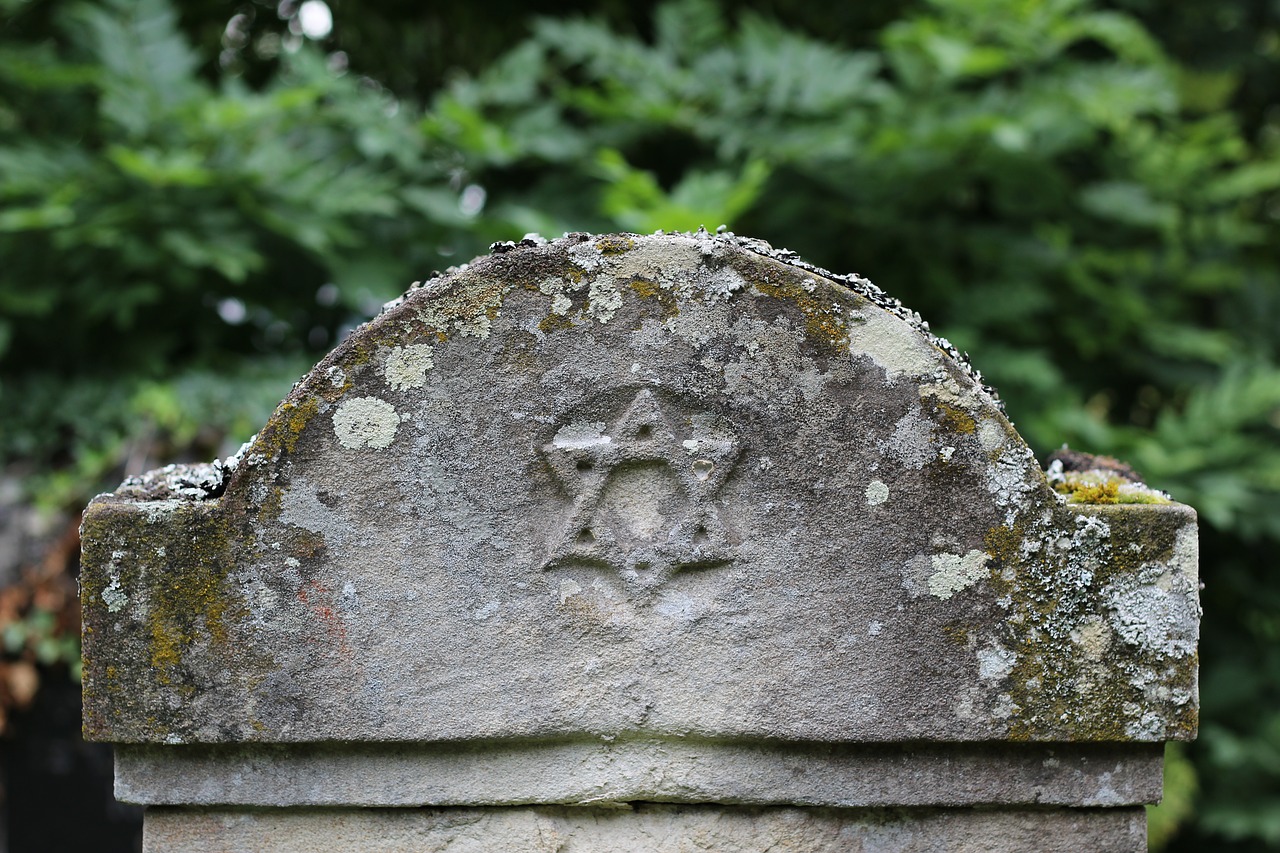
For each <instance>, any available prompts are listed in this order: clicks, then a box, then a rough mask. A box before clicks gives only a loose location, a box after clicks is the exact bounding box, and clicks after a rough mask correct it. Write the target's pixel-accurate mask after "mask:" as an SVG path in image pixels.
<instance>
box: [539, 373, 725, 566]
mask: <svg viewBox="0 0 1280 853" xmlns="http://www.w3.org/2000/svg"><path fill="white" fill-rule="evenodd" d="M688 420H689V421H690V422H689V423H688V424H684V423H682V424H681V426H682V429H681V430H680V433H679V434H677V430H676V426H675V425H674V424H673V423H672V421H671V419H669V418H668V417H667V415H666V413H665V412H664V411H663V409H662V406H661V405H660V404H659V402H658V400H657V399H656V398H655V397H654V395H653V392H651V391H650V390H649V389H647V388H646V389H642V390H641V391H640V392H639V393H637V394H636V396H635V398H634V399H633V400H632V401H631V404H630V405H629V406H628V407H627V409H626V411H624V412H623V413H622V414H621V415H620V416H618V418H617V419H616V420H615V421H614V422H613V423H612V424H609V425H607V426H606V425H605V424H602V423H597V424H591V423H585V422H577V423H570V424H566V425H565V426H563V427H561V429H560V430H559V432H557V433H556V435H555V438H554V439H553V440H552V441H550V442H548V443H547V444H545V445H543V448H542V451H543V453H544V454H545V456H546V459H547V461H548V463H550V465H551V469H552V471H554V472H555V475H556V477H558V478H559V480H560V481H561V482H562V483H563V484H564V486H565V488H566V490H567V491H568V492H569V494H570V495H572V496H573V507H572V509H571V510H570V511H569V514H568V517H567V518H566V519H565V522H564V525H563V527H562V528H561V529H560V530H559V531H558V532H557V533H556V534H553V536H552V538H551V542H550V548H549V554H548V557H547V560H546V562H545V563H544V565H543V568H546V569H551V568H557V567H559V566H564V565H569V564H580V565H582V564H585V565H590V566H597V567H609V568H612V569H614V570H615V571H617V572H618V573H619V575H620V576H621V577H622V579H623V581H624V582H625V583H626V584H627V586H629V587H633V588H638V589H641V590H649V589H653V588H654V587H657V586H658V585H660V584H662V583H663V582H664V581H666V580H667V579H669V578H670V577H671V576H672V575H673V574H675V573H676V572H678V571H681V570H682V569H691V568H710V567H712V566H716V565H722V564H724V563H727V562H729V561H730V560H732V559H733V557H734V554H733V549H732V547H731V544H730V541H729V535H728V533H727V531H726V530H725V527H724V525H723V524H722V523H721V521H720V517H719V513H718V512H717V510H716V507H715V506H714V505H713V503H712V499H713V498H714V497H715V496H716V494H717V493H718V492H719V491H720V488H721V487H722V486H723V485H724V482H725V480H726V479H727V478H728V476H729V472H730V470H731V469H732V467H733V463H734V462H735V461H736V460H737V457H738V453H739V450H740V447H739V444H738V441H737V438H736V437H734V436H733V435H732V434H730V433H729V432H728V431H727V430H725V429H723V428H711V427H708V426H706V425H705V424H699V423H695V421H697V419H688ZM704 420H705V419H704Z"/></svg>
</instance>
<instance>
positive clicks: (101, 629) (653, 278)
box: [81, 232, 1199, 853]
mask: <svg viewBox="0 0 1280 853" xmlns="http://www.w3.org/2000/svg"><path fill="white" fill-rule="evenodd" d="M1094 475H1096V477H1095V480H1088V478H1089V477H1090V476H1094ZM1094 475H1080V474H1074V476H1075V477H1076V479H1077V481H1078V480H1079V479H1080V477H1081V476H1083V477H1085V480H1087V481H1088V482H1089V483H1090V484H1092V485H1091V488H1092V491H1090V490H1089V489H1080V490H1077V491H1076V492H1075V493H1074V498H1073V499H1069V498H1068V497H1067V496H1064V495H1062V494H1059V493H1058V491H1055V489H1054V488H1053V487H1052V486H1051V484H1050V482H1049V480H1048V479H1047V478H1046V475H1045V473H1044V472H1043V471H1042V470H1041V469H1040V467H1039V465H1038V464H1037V463H1036V461H1035V459H1034V457H1033V455H1032V453H1031V451H1030V450H1029V449H1028V448H1027V445H1026V444H1025V442H1024V441H1023V440H1022V439H1021V438H1020V437H1019V435H1018V434H1017V432H1016V431H1015V430H1014V428H1013V427H1012V426H1011V425H1010V423H1009V421H1008V420H1007V419H1006V418H1005V416H1004V414H1003V412H1002V410H1001V407H1000V405H999V403H998V401H997V400H996V398H995V397H994V393H993V392H992V391H991V390H990V389H987V388H985V387H984V386H983V385H982V382H981V378H980V376H979V375H978V374H977V373H976V371H974V370H972V369H971V368H970V367H969V365H968V364H967V361H966V360H965V359H964V358H962V357H960V356H959V354H958V353H956V351H955V350H954V349H953V348H952V347H951V346H950V345H949V344H948V343H947V342H946V341H944V340H941V339H939V338H936V337H934V336H932V335H931V334H930V333H929V331H928V326H927V325H926V324H924V323H923V322H922V321H921V320H920V318H919V317H918V316H917V315H915V314H913V313H911V312H909V311H907V310H906V309H905V308H903V307H902V306H901V305H900V304H899V303H898V302H897V301H895V300H893V299H891V298H889V297H887V296H886V295H884V294H883V293H882V292H881V291H880V290H879V289H877V288H876V287H875V286H873V285H872V284H870V283H869V282H867V281H866V280H864V279H861V278H858V277H856V276H837V275H834V274H832V273H829V272H826V271H824V270H821V269H818V268H815V267H813V266H811V265H808V264H806V263H804V262H802V261H801V260H800V259H799V258H797V257H796V256H795V255H793V254H791V253H787V252H781V251H777V250H774V249H772V248H771V247H769V246H768V245H767V244H764V243H761V242H759V241H753V240H747V239H744V238H739V237H735V236H733V235H711V234H707V233H705V232H699V233H697V234H683V235H674V234H673V235H662V234H657V235H653V236H637V235H612V236H604V237H591V236H588V235H582V234H576V235H568V236H567V237H565V238H564V239H561V240H556V241H553V242H547V241H544V240H540V239H534V238H526V240H524V241H522V242H521V243H519V244H513V243H505V244H498V245H496V246H495V247H494V249H493V251H492V253H491V255H490V256H488V257H485V258H481V259H478V260H476V261H474V262H473V263H471V264H469V265H465V266H463V267H459V268H457V269H454V270H450V271H449V272H448V273H447V274H446V275H444V276H442V277H439V278H437V279H435V280H433V281H430V282H428V283H426V284H425V285H422V286H415V288H414V289H411V290H410V291H409V292H408V293H407V294H405V296H404V297H402V298H401V299H399V300H397V301H396V302H394V303H392V304H390V305H388V306H387V308H386V309H385V310H384V311H383V313H382V314H381V315H380V316H379V317H378V318H376V319H375V320H373V321H372V322H371V323H368V324H366V325H365V326H363V327H361V328H360V329H358V330H357V331H356V332H355V333H354V334H353V335H351V337H350V338H348V339H347V340H346V341H345V342H344V343H343V344H342V345H340V346H339V347H338V348H337V349H336V350H335V351H334V352H333V353H332V354H330V355H329V356H328V357H327V358H326V359H325V360H324V361H322V362H321V363H320V364H319V365H317V366H316V367H315V368H314V369H313V370H312V371H311V372H310V373H309V374H308V375H307V376H306V377H304V378H303V379H302V380H301V381H300V382H299V383H298V384H297V385H296V386H295V387H294V389H293V391H292V393H290V394H289V396H288V397H287V398H286V399H285V400H284V402H283V403H281V405H280V406H279V408H278V409H277V410H276V412H275V414H274V415H273V416H272V417H271V419H270V421H269V422H268V423H267V425H266V426H265V428H264V429H263V430H262V431H261V432H260V433H259V434H258V435H257V436H255V437H254V439H253V440H252V441H251V442H250V443H249V444H248V445H246V447H245V448H244V449H243V450H242V451H241V453H240V454H238V455H237V456H236V457H233V458H232V459H229V460H227V461H225V462H218V463H214V464H213V465H212V466H194V467H174V468H170V469H166V470H162V471H159V472H153V473H152V474H150V475H147V476H145V477H142V478H138V479H136V480H133V481H129V482H127V483H126V484H125V485H124V486H122V487H121V488H120V489H119V490H117V491H116V492H115V493H114V494H111V495H103V496H100V497H98V498H96V499H95V500H94V502H93V503H92V504H91V505H90V506H89V508H88V510H87V511H86V514H85V519H84V533H83V541H84V561H83V574H82V580H81V583H82V597H83V607H84V626H85V627H84V727H85V734H86V736H87V737H89V738H91V739H95V740H101V741H107V742H110V743H112V744H114V745H115V748H116V760H117V779H116V793H117V796H118V797H119V798H120V799H122V800H125V801H128V802H133V803H140V804H143V805H145V806H146V807H147V817H146V849H148V850H152V851H160V850H165V851H181V853H208V851H215V850H216V851H223V850H264V851H267V850H269V851H293V850H354V849H359V850H376V851H409V850H428V849H430V850H490V851H515V850H521V851H523V850H548V851H550V850H570V851H591V852H592V853H598V851H614V850H619V851H621V850H646V849H648V850H693V849H712V850H734V851H763V850H766V849H768V850H803V851H836V850H867V851H890V850H892V851H924V850H938V849H947V850H1009V851H1014V850H1018V851H1021V850H1029V849H1036V850H1043V851H1057V850H1062V851H1066V850H1072V851H1075V850H1082V849H1088V850H1107V851H1111V850H1114V851H1138V850H1144V849H1145V839H1144V837H1145V816H1144V815H1145V812H1144V810H1143V804H1146V803H1150V802H1154V801H1156V800H1157V799H1158V798H1159V796H1160V792H1161V769H1162V755H1163V744H1164V742H1166V741H1169V740H1187V739H1190V738H1192V737H1194V735H1195V731H1196V721H1197V716H1196V715H1197V687H1196V678H1197V670H1196V642H1197V634H1198V620H1199V604H1198V580H1197V553H1196V545H1197V539H1196V526H1195V514H1194V512H1193V511H1192V510H1191V509H1190V508H1188V507H1186V506H1182V505H1179V504H1175V503H1171V502H1168V501H1167V500H1166V499H1165V498H1163V497H1162V496H1161V495H1159V494H1158V493H1155V492H1152V491H1150V490H1148V489H1145V488H1144V487H1142V486H1140V485H1136V484H1131V483H1128V482H1127V481H1126V482H1124V483H1122V484H1120V485H1119V486H1117V485H1116V484H1115V483H1113V482H1111V481H1109V480H1106V477H1107V476H1108V475H1106V473H1105V472H1094ZM1055 477H1056V479H1058V480H1066V479H1068V477H1066V476H1064V475H1063V474H1062V473H1059V472H1055ZM1097 478H1101V479H1097ZM1098 483H1102V484H1103V485H1104V486H1105V488H1102V487H1099V486H1098ZM1068 491H1070V489H1068ZM1088 495H1094V496H1098V495H1101V496H1102V498H1103V499H1104V500H1107V501H1121V502H1119V503H1116V502H1109V503H1101V504H1098V503H1095V504H1090V503H1079V502H1073V501H1074V500H1075V499H1078V498H1080V497H1081V496H1088ZM1126 501H1132V503H1129V502H1126Z"/></svg>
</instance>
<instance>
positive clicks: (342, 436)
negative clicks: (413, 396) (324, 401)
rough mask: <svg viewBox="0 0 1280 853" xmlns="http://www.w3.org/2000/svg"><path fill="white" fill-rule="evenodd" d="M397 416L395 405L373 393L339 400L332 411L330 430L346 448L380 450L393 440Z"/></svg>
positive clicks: (397, 423)
mask: <svg viewBox="0 0 1280 853" xmlns="http://www.w3.org/2000/svg"><path fill="white" fill-rule="evenodd" d="M399 426H400V416H399V415H398V414H397V413H396V408H395V406H393V405H391V404H390V403H388V402H387V401H386V400H379V399H378V398H377V397H355V398H352V399H350V400H343V401H342V404H341V405H339V406H338V410H337V411H336V412H334V413H333V434H334V435H335V436H337V437H338V442H339V443H340V444H341V445H342V446H343V447H345V448H347V449H349V450H359V449H361V448H364V447H369V448H373V449H374V450H382V449H383V448H386V447H390V446H391V442H393V441H395V437H396V429H397V428H398V427H399Z"/></svg>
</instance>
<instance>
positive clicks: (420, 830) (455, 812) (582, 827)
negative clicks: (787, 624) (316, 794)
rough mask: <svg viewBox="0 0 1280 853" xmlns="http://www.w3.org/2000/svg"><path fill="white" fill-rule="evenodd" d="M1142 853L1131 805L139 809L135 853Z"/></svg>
mask: <svg viewBox="0 0 1280 853" xmlns="http://www.w3.org/2000/svg"><path fill="white" fill-rule="evenodd" d="M445 849H448V850H459V851H461V850H477V851H478V850H483V851H485V853H556V851H566V850H572V851H574V853H636V851H645V853H668V851H669V853H676V851H679V853H685V851H690V850H714V851H717V853H766V851H768V853H781V851H804V853H848V851H853V850H856V851H862V853H890V852H892V853H933V852H934V851H938V850H947V851H950V853H1026V851H1029V850H1035V851H1038V853H1078V851H1081V850H1088V851H1091V853H1142V851H1145V850H1146V849H1147V843H1146V815H1145V812H1144V811H1143V809H1141V808H1124V809H1098V810H1076V809H1072V810H1058V809H1045V810H1004V811H995V810H991V811H984V810H969V809H948V810H907V809H894V810H854V809H805V808H717V807H708V806H687V805H661V804H643V805H639V806H637V807H634V808H626V809H599V808H574V807H554V806H552V807H532V808H507V809H503V808H486V809H381V810H373V809H333V810H306V811H275V810H272V811H258V812H237V811H230V810H211V811H194V812H192V811H180V810H176V809H163V808H159V809H148V811H147V815H146V828H145V831H144V840H143V853H162V851H163V853H330V851H333V852H334V853H336V852H337V851H341V853H347V851H350V850H360V851H362V853H420V851H423V850H445Z"/></svg>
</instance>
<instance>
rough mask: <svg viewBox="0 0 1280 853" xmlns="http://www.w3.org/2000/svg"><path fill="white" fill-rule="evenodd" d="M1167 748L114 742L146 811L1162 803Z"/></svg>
mask: <svg viewBox="0 0 1280 853" xmlns="http://www.w3.org/2000/svg"><path fill="white" fill-rule="evenodd" d="M1163 752H1164V750H1163V748H1162V747H1161V746H1160V745H1159V744H1008V743H1005V744H991V743H972V744H786V743H771V744H769V743H731V742H730V743H725V742H716V741H695V740H692V739H681V740H665V741H663V740H648V741H646V740H629V741H614V742H608V743H607V742H601V741H563V742H552V743H535V742H525V743H505V744H504V743H475V744H461V745H450V744H331V745H324V744H294V745H288V746H286V745H275V746H264V745H247V746H238V747H237V746H222V747H210V746H180V747H179V746H174V747H153V746H136V745H118V746H117V747H116V797H117V798H118V799H119V800H121V801H123V802H129V803H137V804H139V805H145V806H198V807H207V808H217V807H227V806H250V807H252V806H259V807H274V808H297V807H324V808H342V807H347V806H360V807H372V808H378V807H395V808H414V807H420V806H518V805H527V804H541V805H575V806H608V805H612V804H625V803H633V802H662V803H724V804H735V805H755V806H772V805H780V806H781V805H801V806H828V807H835V808H888V807H911V808H930V807H971V806H991V807H999V808H1018V807H1045V806H1072V807H1095V806H1102V807H1119V806H1136V805H1142V804H1145V803H1154V802H1157V801H1158V800H1159V799H1160V794H1161V781H1162V779H1161V769H1162V761H1163Z"/></svg>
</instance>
